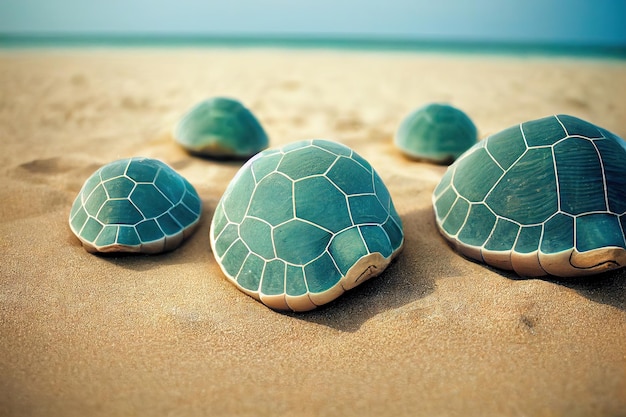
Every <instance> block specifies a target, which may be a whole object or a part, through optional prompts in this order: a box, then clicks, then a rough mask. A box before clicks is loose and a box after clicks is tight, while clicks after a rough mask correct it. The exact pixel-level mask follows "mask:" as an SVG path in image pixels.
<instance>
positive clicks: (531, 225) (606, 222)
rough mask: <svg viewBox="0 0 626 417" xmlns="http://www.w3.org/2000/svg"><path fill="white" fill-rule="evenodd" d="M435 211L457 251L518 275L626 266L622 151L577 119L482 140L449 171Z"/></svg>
mask: <svg viewBox="0 0 626 417" xmlns="http://www.w3.org/2000/svg"><path fill="white" fill-rule="evenodd" d="M433 203H434V208H435V214H436V219H437V225H438V227H439V230H440V231H441V233H442V234H443V236H445V237H446V238H447V239H448V240H449V241H450V242H452V244H453V245H455V246H456V247H457V248H458V250H459V251H460V252H462V253H463V254H465V255H467V256H468V257H471V258H474V259H476V260H479V261H484V262H486V263H487V264H490V265H493V266H496V267H499V268H504V269H512V270H514V271H516V272H517V273H518V274H519V275H522V276H541V275H546V274H550V275H556V276H562V277H572V276H581V275H591V274H596V273H599V272H602V271H606V270H610V269H615V268H619V267H621V266H624V265H625V264H626V249H625V248H626V241H625V236H624V230H625V229H626V215H625V212H626V143H625V142H624V141H623V140H622V139H621V138H619V137H617V136H616V135H614V134H612V133H611V132H608V131H607V130H605V129H602V128H600V127H598V126H595V125H593V124H591V123H589V122H586V121H584V120H581V119H578V118H576V117H573V116H567V115H557V116H550V117H545V118H542V119H538V120H532V121H528V122H525V123H521V124H520V125H517V126H513V127H511V128H508V129H506V130H504V131H502V132H500V133H496V134H494V135H492V136H489V137H487V138H486V139H484V140H482V141H481V142H479V143H478V144H476V145H475V146H474V147H472V148H471V149H470V150H469V151H467V153H465V154H464V155H463V156H462V157H461V158H459V159H458V160H457V161H456V162H455V163H454V164H452V165H451V166H450V167H449V168H448V170H447V172H446V173H445V175H444V176H443V178H442V180H441V182H440V184H439V185H438V186H437V187H436V189H435V191H434V194H433Z"/></svg>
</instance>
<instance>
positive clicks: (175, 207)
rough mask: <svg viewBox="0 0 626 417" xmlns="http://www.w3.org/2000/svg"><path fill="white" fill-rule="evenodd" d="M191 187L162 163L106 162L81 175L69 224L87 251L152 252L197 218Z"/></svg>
mask: <svg viewBox="0 0 626 417" xmlns="http://www.w3.org/2000/svg"><path fill="white" fill-rule="evenodd" d="M200 212H201V202H200V198H199V197H198V194H197V193H196V190H195V189H194V188H193V186H192V185H191V184H190V183H189V182H187V180H185V179H184V178H183V177H182V176H181V175H179V174H178V173H177V172H175V171H174V170H173V169H172V168H170V167H169V166H168V165H166V164H165V163H163V162H161V161H158V160H155V159H148V158H130V159H121V160H118V161H114V162H111V163H109V164H107V165H105V166H103V167H102V168H100V169H98V170H97V171H96V172H95V173H94V174H93V175H91V177H89V178H88V179H87V181H86V182H85V184H84V185H83V187H82V189H81V190H80V192H79V193H78V196H77V197H76V199H75V200H74V204H73V205H72V209H71V211H70V219H69V222H70V228H71V229H72V232H74V234H75V235H76V236H77V237H78V238H79V239H80V241H81V242H82V243H83V246H84V247H85V249H86V250H88V251H89V252H142V253H158V252H163V251H166V250H172V249H174V248H176V247H177V246H178V245H180V243H181V242H182V240H183V238H184V237H186V236H187V235H189V234H190V233H191V231H192V230H193V228H194V226H195V225H196V224H197V223H198V221H199V219H200Z"/></svg>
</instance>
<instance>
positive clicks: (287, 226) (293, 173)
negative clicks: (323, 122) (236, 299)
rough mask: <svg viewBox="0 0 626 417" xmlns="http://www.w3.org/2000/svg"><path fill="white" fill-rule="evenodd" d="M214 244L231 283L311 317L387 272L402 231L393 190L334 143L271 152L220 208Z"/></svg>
mask: <svg viewBox="0 0 626 417" xmlns="http://www.w3.org/2000/svg"><path fill="white" fill-rule="evenodd" d="M209 233H210V241H211V247H212V250H213V254H214V256H215V258H216V259H217V261H218V263H219V265H220V267H221V268H222V271H223V272H224V274H225V275H226V277H227V278H228V279H229V280H230V281H231V282H232V283H233V284H235V286H237V287H238V288H239V289H240V290H241V291H243V292H245V293H246V294H248V295H251V296H252V297H254V298H256V299H258V300H260V301H261V302H262V303H264V304H266V305H267V306H269V307H271V308H274V309H277V310H293V311H306V310H311V309H313V308H315V307H317V306H319V305H322V304H325V303H328V302H330V301H332V300H334V299H335V298H337V297H338V296H340V295H341V294H342V293H343V292H344V291H346V290H348V289H351V288H353V287H355V286H357V285H359V284H360V283H362V282H364V281H365V280H367V279H369V278H371V277H374V276H376V275H378V274H380V273H381V272H382V271H383V270H384V269H385V268H386V267H387V265H388V264H389V262H390V261H391V260H392V259H393V258H394V257H395V256H396V255H397V254H398V253H399V252H400V250H401V248H402V245H403V242H404V233H403V229H402V221H401V220H400V217H399V216H398V214H397V212H396V210H395V208H394V205H393V202H392V200H391V196H390V195H389V191H388V190H387V188H386V186H385V185H384V184H383V181H382V180H381V178H380V177H379V176H378V174H377V173H376V171H375V170H374V169H373V168H372V166H371V165H370V164H369V163H368V162H367V161H366V160H365V159H363V158H362V157H361V156H359V155H358V154H357V153H356V152H354V151H353V150H351V149H350V148H348V147H346V146H344V145H341V144H338V143H336V142H331V141H326V140H308V141H302V142H295V143H292V144H290V145H287V146H285V147H283V148H281V149H270V150H266V151H263V152H261V153H259V154H257V155H256V156H254V157H253V158H251V159H250V160H248V162H247V163H246V164H245V165H244V166H243V167H242V168H241V169H240V170H239V172H238V173H237V175H236V176H235V177H234V178H233V180H232V182H231V183H230V184H229V185H228V187H227V189H226V191H225V193H224V195H223V196H222V199H221V200H220V201H219V203H218V205H217V208H216V210H215V215H214V217H213V221H212V224H211V230H210V232H209Z"/></svg>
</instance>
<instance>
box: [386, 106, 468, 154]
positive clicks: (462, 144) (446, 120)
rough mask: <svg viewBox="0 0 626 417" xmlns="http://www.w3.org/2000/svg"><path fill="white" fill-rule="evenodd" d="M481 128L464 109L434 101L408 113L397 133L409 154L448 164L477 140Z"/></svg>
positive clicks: (395, 140) (404, 149) (405, 152)
mask: <svg viewBox="0 0 626 417" xmlns="http://www.w3.org/2000/svg"><path fill="white" fill-rule="evenodd" d="M477 136H478V131H477V129H476V126H475V125H474V123H473V122H472V120H471V119H470V118H469V117H468V116H467V114H465V113H464V112H463V111H461V110H459V109H457V108H455V107H452V106H450V105H448V104H440V103H431V104H428V105H426V106H423V107H420V108H419V109H416V110H414V111H413V112H411V113H410V114H409V115H407V116H406V117H405V118H404V119H403V120H402V122H401V123H400V125H399V126H398V130H397V131H396V133H395V136H394V142H395V144H396V146H397V147H398V148H399V149H400V151H402V153H404V154H405V155H406V156H408V157H409V158H413V159H418V160H426V161H430V162H434V163H440V164H448V163H450V162H452V161H454V160H455V159H456V158H458V157H459V156H460V155H461V154H462V153H463V152H465V151H466V150H467V149H469V148H470V147H471V146H472V145H474V144H475V143H476V140H477Z"/></svg>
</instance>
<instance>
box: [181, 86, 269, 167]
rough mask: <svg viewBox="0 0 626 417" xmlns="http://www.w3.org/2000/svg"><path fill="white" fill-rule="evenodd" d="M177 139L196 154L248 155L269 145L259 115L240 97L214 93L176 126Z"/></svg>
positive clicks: (209, 155) (217, 156)
mask: <svg viewBox="0 0 626 417" xmlns="http://www.w3.org/2000/svg"><path fill="white" fill-rule="evenodd" d="M174 139H175V140H176V141H177V142H178V143H179V144H180V145H182V146H183V147H184V148H185V149H187V150H188V151H189V152H191V153H192V154H196V155H202V156H208V157H215V158H248V157H250V156H252V155H254V154H256V153H258V152H260V151H262V150H263V149H265V148H267V146H268V143H269V139H268V137H267V134H266V133H265V130H263V127H262V126H261V124H260V123H259V121H258V120H257V118H256V117H255V116H254V115H253V114H252V112H251V111H250V110H248V109H247V108H246V107H245V106H244V105H243V104H241V103H240V102H239V101H237V100H234V99H230V98H225V97H214V98H210V99H207V100H204V101H202V102H200V103H198V104H196V105H195V106H194V107H193V108H191V109H190V110H189V111H188V112H187V113H185V114H184V115H183V117H182V118H181V120H180V121H179V122H178V124H177V125H176V127H175V128H174Z"/></svg>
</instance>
